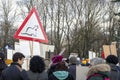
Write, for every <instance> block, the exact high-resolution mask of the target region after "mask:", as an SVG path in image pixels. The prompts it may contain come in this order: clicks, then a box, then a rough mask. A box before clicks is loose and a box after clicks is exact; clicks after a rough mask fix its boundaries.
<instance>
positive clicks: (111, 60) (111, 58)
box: [106, 55, 119, 65]
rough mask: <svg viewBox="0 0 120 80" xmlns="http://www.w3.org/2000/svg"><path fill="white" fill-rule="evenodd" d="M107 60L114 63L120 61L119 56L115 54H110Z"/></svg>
mask: <svg viewBox="0 0 120 80" xmlns="http://www.w3.org/2000/svg"><path fill="white" fill-rule="evenodd" d="M106 62H107V63H112V64H115V65H116V64H117V63H118V62H119V61H118V57H117V56H115V55H109V56H107V58H106Z"/></svg>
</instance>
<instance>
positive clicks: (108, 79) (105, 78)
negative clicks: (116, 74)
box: [87, 74, 110, 80]
mask: <svg viewBox="0 0 120 80" xmlns="http://www.w3.org/2000/svg"><path fill="white" fill-rule="evenodd" d="M94 76H98V77H102V78H103V80H110V78H108V77H105V76H103V75H101V74H93V75H90V76H89V77H88V78H87V80H89V79H90V78H91V77H94Z"/></svg>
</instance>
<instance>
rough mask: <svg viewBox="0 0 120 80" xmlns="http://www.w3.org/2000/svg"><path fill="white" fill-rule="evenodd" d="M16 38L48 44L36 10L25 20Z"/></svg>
mask: <svg viewBox="0 0 120 80" xmlns="http://www.w3.org/2000/svg"><path fill="white" fill-rule="evenodd" d="M14 38H16V39H24V40H31V41H38V42H43V43H48V39H47V36H46V33H45V32H44V29H43V26H42V23H41V22H40V19H39V16H38V14H37V11H36V9H35V8H33V9H32V10H31V11H30V13H29V14H28V16H27V17H26V18H25V20H24V21H23V23H22V25H21V26H20V28H19V29H18V30H17V32H16V33H15V35H14Z"/></svg>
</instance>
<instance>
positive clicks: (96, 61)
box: [90, 58, 105, 66]
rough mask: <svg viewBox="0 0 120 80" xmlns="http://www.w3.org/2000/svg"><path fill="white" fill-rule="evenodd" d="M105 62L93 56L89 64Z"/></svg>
mask: <svg viewBox="0 0 120 80" xmlns="http://www.w3.org/2000/svg"><path fill="white" fill-rule="evenodd" d="M103 63H105V60H104V59H102V58H93V59H91V60H90V64H91V66H94V65H97V64H103Z"/></svg>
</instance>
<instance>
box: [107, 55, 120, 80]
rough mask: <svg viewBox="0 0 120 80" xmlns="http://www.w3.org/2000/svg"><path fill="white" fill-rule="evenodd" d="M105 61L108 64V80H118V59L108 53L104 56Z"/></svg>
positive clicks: (119, 71)
mask: <svg viewBox="0 0 120 80" xmlns="http://www.w3.org/2000/svg"><path fill="white" fill-rule="evenodd" d="M106 62H107V63H108V64H109V65H110V67H111V70H110V80H120V70H119V68H120V67H119V66H117V64H118V62H119V60H118V57H117V56H115V55H109V56H107V58H106Z"/></svg>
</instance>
